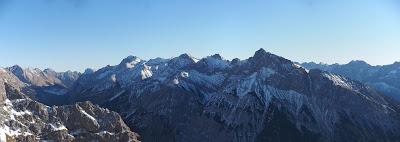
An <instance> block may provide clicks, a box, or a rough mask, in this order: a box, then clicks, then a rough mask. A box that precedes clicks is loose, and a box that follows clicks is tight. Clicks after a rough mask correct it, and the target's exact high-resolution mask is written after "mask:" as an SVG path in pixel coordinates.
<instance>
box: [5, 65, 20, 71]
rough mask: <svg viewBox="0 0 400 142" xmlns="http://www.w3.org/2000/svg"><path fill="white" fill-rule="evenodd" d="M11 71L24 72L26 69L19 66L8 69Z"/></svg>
mask: <svg viewBox="0 0 400 142" xmlns="http://www.w3.org/2000/svg"><path fill="white" fill-rule="evenodd" d="M8 69H9V70H10V71H12V72H13V71H18V70H19V71H23V70H24V69H23V68H22V67H21V66H19V65H14V66H12V67H9V68H8Z"/></svg>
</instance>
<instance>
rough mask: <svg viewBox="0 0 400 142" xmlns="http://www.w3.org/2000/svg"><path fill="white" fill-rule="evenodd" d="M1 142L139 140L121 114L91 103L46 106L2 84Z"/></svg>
mask: <svg viewBox="0 0 400 142" xmlns="http://www.w3.org/2000/svg"><path fill="white" fill-rule="evenodd" d="M4 87H5V88H4V89H5V92H6V93H5V95H6V99H4V100H3V101H1V102H0V106H1V107H0V141H7V142H8V141H24V142H37V141H63V142H75V141H77V142H78V141H99V142H110V141H121V142H122V141H123V142H128V141H129V142H130V141H138V135H137V134H136V133H134V132H131V131H130V129H129V128H128V126H126V125H125V123H124V122H123V121H122V119H121V117H120V116H119V115H118V114H117V113H115V112H112V111H109V110H108V109H103V108H100V107H99V106H96V105H93V104H92V103H90V102H84V103H76V104H74V105H68V106H53V107H49V106H46V105H43V104H41V103H38V102H36V101H33V100H31V99H30V98H29V97H28V96H26V95H25V94H23V93H21V92H20V91H19V89H18V88H15V87H13V86H12V85H9V84H7V83H5V86H4Z"/></svg>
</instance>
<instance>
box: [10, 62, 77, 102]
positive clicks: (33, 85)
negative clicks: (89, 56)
mask: <svg viewBox="0 0 400 142" xmlns="http://www.w3.org/2000/svg"><path fill="white" fill-rule="evenodd" d="M5 71H8V72H9V73H12V74H13V75H15V77H17V78H18V79H19V80H20V81H21V82H23V83H24V84H26V85H25V87H23V88H22V90H21V91H22V92H23V93H26V94H27V95H29V96H30V97H31V98H32V99H34V100H36V101H39V102H41V103H44V104H46V105H55V104H57V105H60V104H66V103H67V102H65V100H66V98H67V96H66V93H67V92H69V91H70V88H71V87H72V85H73V84H74V82H75V81H76V80H77V79H78V78H79V76H80V73H78V72H72V71H67V72H55V71H54V70H52V69H45V70H43V71H42V70H40V69H30V68H27V69H23V68H21V67H20V66H18V65H15V66H12V67H9V68H6V69H5Z"/></svg>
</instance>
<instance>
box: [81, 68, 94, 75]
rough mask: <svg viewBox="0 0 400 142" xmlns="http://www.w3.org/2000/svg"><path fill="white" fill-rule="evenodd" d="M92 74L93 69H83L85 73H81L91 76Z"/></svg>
mask: <svg viewBox="0 0 400 142" xmlns="http://www.w3.org/2000/svg"><path fill="white" fill-rule="evenodd" d="M92 73H94V69H91V68H87V69H85V72H83V74H92Z"/></svg>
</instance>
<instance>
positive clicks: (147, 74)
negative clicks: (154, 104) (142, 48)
mask: <svg viewBox="0 0 400 142" xmlns="http://www.w3.org/2000/svg"><path fill="white" fill-rule="evenodd" d="M140 75H141V76H142V80H144V79H146V78H150V77H151V76H153V73H152V72H151V67H149V66H146V65H143V69H142V70H141V71H140Z"/></svg>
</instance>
